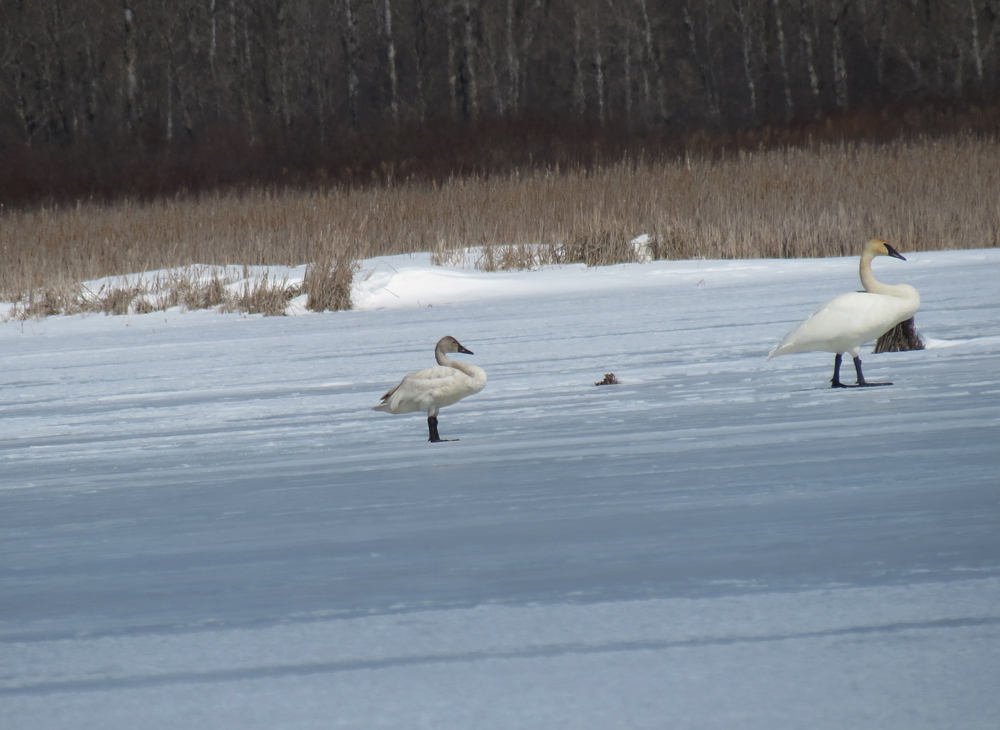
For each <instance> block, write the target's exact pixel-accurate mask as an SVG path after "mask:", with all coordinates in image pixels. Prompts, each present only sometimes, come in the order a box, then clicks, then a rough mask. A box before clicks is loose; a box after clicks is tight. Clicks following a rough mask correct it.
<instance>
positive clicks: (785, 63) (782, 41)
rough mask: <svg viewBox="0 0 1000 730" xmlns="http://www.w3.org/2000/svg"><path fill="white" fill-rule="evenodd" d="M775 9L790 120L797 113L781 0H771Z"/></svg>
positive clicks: (786, 116) (786, 106)
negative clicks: (790, 78)
mask: <svg viewBox="0 0 1000 730" xmlns="http://www.w3.org/2000/svg"><path fill="white" fill-rule="evenodd" d="M771 7H772V8H773V9H774V25H775V32H776V33H777V36H778V59H779V61H780V62H781V81H782V86H783V89H784V92H785V119H790V118H791V117H792V115H793V114H794V112H795V109H794V105H793V104H792V84H791V81H790V80H789V78H788V61H787V58H788V52H787V50H786V49H785V26H784V24H783V23H782V20H781V4H780V0H771Z"/></svg>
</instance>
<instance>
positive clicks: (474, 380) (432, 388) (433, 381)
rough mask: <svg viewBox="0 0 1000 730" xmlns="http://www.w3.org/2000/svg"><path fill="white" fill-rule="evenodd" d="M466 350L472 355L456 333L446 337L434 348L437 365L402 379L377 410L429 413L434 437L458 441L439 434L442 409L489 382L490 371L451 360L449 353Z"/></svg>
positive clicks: (429, 426)
mask: <svg viewBox="0 0 1000 730" xmlns="http://www.w3.org/2000/svg"><path fill="white" fill-rule="evenodd" d="M449 352H463V353H465V354H466V355H472V354H473V352H472V350H467V349H465V348H464V347H462V345H461V344H459V342H458V340H456V339H455V338H454V337H451V336H448V337H442V338H441V339H440V340H439V341H438V343H437V347H435V348H434V359H435V360H437V363H438V364H437V367H433V368H426V369H424V370H418V371H417V372H415V373H410V374H409V375H407V376H406V377H405V378H403V380H402V382H401V383H400V384H399V385H397V386H396V387H395V388H393V389H392V390H390V391H389V392H388V393H386V394H385V395H383V396H382V403H381V404H379V405H377V406H375V407H374V408H372V410H373V411H385V412H386V413H415V412H417V411H423V412H425V413H426V414H427V428H428V429H429V430H430V439H429V440H430V441H433V442H435V443H436V442H439V441H457V439H442V438H441V437H440V436H438V427H437V426H438V419H437V414H438V410H439V409H441V408H444V407H445V406H450V405H451V404H452V403H457V402H458V401H460V400H462V398H464V397H466V396H467V395H474V394H476V393H478V392H479V391H481V390H482V389H483V388H484V387H485V386H486V371H485V370H483V369H482V368H479V367H476V366H475V365H470V364H469V363H467V362H457V361H455V360H449V359H448V357H447V355H446V353H449Z"/></svg>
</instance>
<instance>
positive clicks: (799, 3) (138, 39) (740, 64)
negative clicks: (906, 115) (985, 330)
mask: <svg viewBox="0 0 1000 730" xmlns="http://www.w3.org/2000/svg"><path fill="white" fill-rule="evenodd" d="M998 36H1000V0H672V1H667V0H579V1H578V2H570V1H569V0H0V154H2V155H3V156H4V158H5V160H4V164H3V166H2V167H3V170H2V171H0V196H2V198H3V199H5V200H7V201H8V202H14V203H17V202H25V201H31V200H32V199H39V198H43V197H45V196H50V197H53V196H54V197H59V196H66V195H79V194H94V195H109V194H119V193H130V192H134V193H139V194H155V193H156V192H167V191H173V190H177V189H182V187H183V186H187V185H192V186H194V187H205V186H208V185H218V184H239V183H241V182H247V181H257V182H260V181H265V182H269V181H280V180H282V179H283V178H286V180H285V181H286V182H295V181H302V180H304V179H306V178H308V179H309V180H311V181H316V180H323V179H329V180H351V179H357V178H358V176H361V178H362V179H368V178H369V177H370V176H371V175H373V174H376V175H383V176H384V175H388V174H392V175H399V176H408V175H418V174H431V175H433V174H440V173H442V172H455V171H460V170H461V169H468V168H469V167H474V168H479V169H491V168H493V167H497V166H503V165H504V164H514V163H516V164H522V163H523V162H524V159H523V158H524V157H525V156H528V155H533V154H535V153H536V152H537V154H538V155H539V157H540V158H541V159H537V160H536V162H546V161H547V162H551V161H553V159H555V160H558V159H559V158H560V156H563V157H565V156H566V155H567V154H568V153H567V151H566V150H567V149H569V148H572V149H575V150H577V151H578V152H581V153H582V150H584V149H591V148H593V146H594V145H595V144H596V145H598V146H600V145H602V144H604V143H609V142H613V143H612V144H611V147H615V145H616V144H617V145H618V147H621V141H622V140H623V139H629V140H638V142H637V144H640V145H641V144H644V143H645V142H646V141H650V142H655V141H656V140H663V139H667V138H669V137H670V136H671V135H678V134H680V133H684V132H688V133H689V132H690V130H693V129H710V130H717V131H721V130H734V129H744V130H746V129H754V128H760V127H761V126H762V125H772V126H777V127H784V128H792V127H794V125H795V124H800V125H801V124H804V123H806V121H804V120H815V119H817V118H819V117H826V116H829V115H834V116H836V115H841V116H842V117H844V116H849V115H851V114H854V113H856V110H873V109H876V110H878V109H891V108H899V105H900V104H912V103H913V102H917V101H920V100H934V101H935V103H937V104H939V105H940V104H942V103H944V104H948V103H954V102H955V101H957V102H959V103H960V104H961V105H965V106H968V104H970V103H983V102H985V103H987V104H992V103H994V102H995V101H996V95H997V89H1000V83H998V82H1000V47H998V46H1000V41H998ZM894 105H895V107H894ZM539 140H545V141H544V143H543V142H540V141H539ZM584 141H586V144H584ZM567 145H568V147H567ZM588 145H589V147H588ZM609 151H610V152H616V151H618V149H617V148H615V149H610V150H609ZM570 156H572V155H570ZM433 160H437V161H439V165H441V166H443V167H442V169H438V168H437V167H435V166H434V165H433V164H431V161H433ZM445 168H446V169H445Z"/></svg>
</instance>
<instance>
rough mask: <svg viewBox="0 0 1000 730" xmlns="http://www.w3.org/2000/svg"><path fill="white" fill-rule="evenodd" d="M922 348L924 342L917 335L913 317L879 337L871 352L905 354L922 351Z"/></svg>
mask: <svg viewBox="0 0 1000 730" xmlns="http://www.w3.org/2000/svg"><path fill="white" fill-rule="evenodd" d="M924 347H925V346H924V341H923V340H922V339H920V335H919V334H917V328H916V326H915V324H914V321H913V317H910V318H909V319H908V320H906V321H905V322H900V323H899V324H897V325H896V326H895V327H893V328H892V329H891V330H889V331H888V332H886V333H885V334H884V335H882V336H881V337H879V338H878V342H876V343H875V349H874V350H872V352H907V351H909V350H923V349H924Z"/></svg>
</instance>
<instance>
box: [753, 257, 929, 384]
mask: <svg viewBox="0 0 1000 730" xmlns="http://www.w3.org/2000/svg"><path fill="white" fill-rule="evenodd" d="M876 256H892V257H893V258H897V259H902V260H903V261H906V259H904V258H903V257H902V256H900V255H899V252H898V251H896V249H894V248H893V247H892V246H890V245H889V244H888V243H886V242H885V241H883V240H882V239H881V238H873V239H872V240H870V241H869V242H868V243H866V244H865V248H864V252H863V253H862V254H861V267H860V273H861V284H862V285H863V286H864V287H865V290H864V291H863V292H851V293H850V294H841V295H840V296H839V297H836V298H834V299H831V300H830V301H828V302H827V303H826V304H824V305H823V306H822V307H820V308H819V309H817V310H816V311H815V312H813V313H812V314H811V315H810V316H809V319H807V320H806V321H805V322H803V323H802V324H800V325H799V326H798V327H796V328H795V329H793V330H792V331H791V332H789V333H788V334H787V335H785V338H784V339H783V340H782V341H781V343H780V344H779V345H778V346H777V347H776V348H774V349H773V350H771V353H770V354H769V355H768V356H767V359H768V360H770V359H771V358H772V357H777V356H778V355H787V354H788V353H790V352H811V351H815V350H821V351H824V352H834V353H836V354H837V356H836V358H835V359H834V361H833V379H832V380H831V381H830V383H831V386H830V387H832V388H847V387H853V386H847V385H844V384H843V383H841V382H840V361H841V358H842V357H843V354H844V353H845V352H849V353H851V357H853V358H854V369H855V370H856V371H857V374H858V386H868V385H892V383H868V382H866V381H865V376H864V375H863V374H862V373H861V358H860V356H859V355H860V348H861V345H863V344H864V343H866V342H870V341H871V340H874V339H877V338H878V337H880V336H881V335H883V334H885V333H886V332H888V331H889V330H891V329H892V328H893V327H895V326H896V325H897V324H899V323H900V322H903V321H905V320H907V319H909V318H910V317H912V316H913V315H914V314H915V313H916V311H917V308H918V307H919V306H920V295H919V294H918V293H917V290H916V289H914V288H913V287H912V286H910V285H909V284H896V285H895V286H890V285H888V284H882V283H881V282H879V281H878V280H876V279H875V275H874V274H872V259H873V258H875V257H876Z"/></svg>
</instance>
